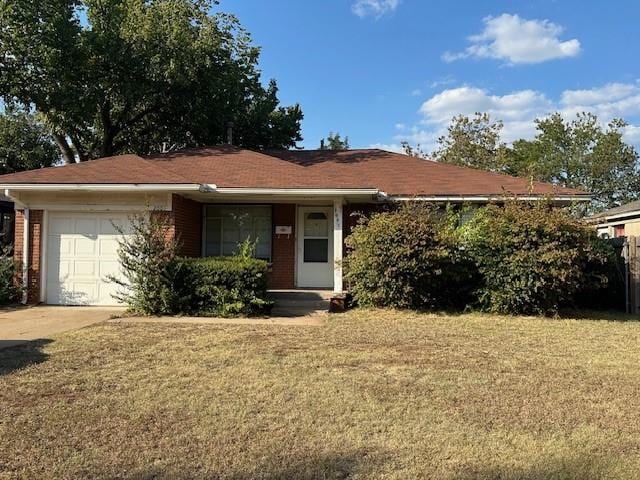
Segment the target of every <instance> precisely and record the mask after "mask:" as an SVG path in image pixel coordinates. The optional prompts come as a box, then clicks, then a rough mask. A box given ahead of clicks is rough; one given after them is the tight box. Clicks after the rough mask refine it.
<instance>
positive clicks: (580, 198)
mask: <svg viewBox="0 0 640 480" xmlns="http://www.w3.org/2000/svg"><path fill="white" fill-rule="evenodd" d="M386 199H388V200H390V201H393V202H410V201H419V202H495V201H500V200H505V199H507V200H523V201H532V200H547V199H549V200H555V201H562V202H587V201H590V200H591V196H589V195H576V196H574V195H551V196H544V195H492V196H487V195H467V196H439V195H432V196H424V195H421V196H415V197H403V196H388V197H386Z"/></svg>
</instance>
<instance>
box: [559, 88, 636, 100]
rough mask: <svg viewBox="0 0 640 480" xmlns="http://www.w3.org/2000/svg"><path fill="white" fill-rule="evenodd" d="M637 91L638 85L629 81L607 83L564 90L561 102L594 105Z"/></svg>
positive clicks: (620, 98) (618, 98) (622, 97)
mask: <svg viewBox="0 0 640 480" xmlns="http://www.w3.org/2000/svg"><path fill="white" fill-rule="evenodd" d="M637 93H638V86H637V85H636V84H630V83H609V84H607V85H604V86H603V87H598V88H591V89H589V90H565V91H564V92H563V93H562V98H561V102H562V103H563V104H564V105H595V104H598V103H604V102H612V101H615V100H622V99H624V98H626V97H629V96H631V95H633V94H637Z"/></svg>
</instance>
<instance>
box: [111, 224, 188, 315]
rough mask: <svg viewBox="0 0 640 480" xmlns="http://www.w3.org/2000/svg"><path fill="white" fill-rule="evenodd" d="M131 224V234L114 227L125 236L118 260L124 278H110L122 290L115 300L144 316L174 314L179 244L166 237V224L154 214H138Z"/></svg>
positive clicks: (121, 242)
mask: <svg viewBox="0 0 640 480" xmlns="http://www.w3.org/2000/svg"><path fill="white" fill-rule="evenodd" d="M130 222H131V232H124V231H123V230H122V228H121V227H120V226H118V225H114V227H115V228H116V229H117V230H118V232H119V233H120V234H121V238H120V240H119V248H118V257H119V260H120V264H121V266H122V277H120V276H114V275H110V276H109V277H107V278H108V279H109V280H110V281H111V282H114V283H116V284H117V285H118V286H119V287H120V288H119V289H118V291H117V293H116V294H115V295H113V297H114V298H115V299H116V300H118V301H119V302H122V303H124V304H126V305H127V306H128V307H129V310H131V311H132V312H136V313H140V314H143V315H164V314H171V313H174V312H175V310H176V304H177V299H176V295H175V292H174V284H175V282H176V276H177V275H178V274H179V271H178V265H177V264H176V252H177V245H176V243H175V242H174V241H170V240H167V239H166V238H165V227H164V225H163V224H162V222H161V221H159V220H158V219H157V218H156V217H155V216H153V215H136V216H133V217H131V218H130Z"/></svg>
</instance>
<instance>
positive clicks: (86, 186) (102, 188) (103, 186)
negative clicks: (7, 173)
mask: <svg viewBox="0 0 640 480" xmlns="http://www.w3.org/2000/svg"><path fill="white" fill-rule="evenodd" d="M203 188H205V189H207V190H209V191H212V190H213V191H215V185H202V184H199V183H130V184H127V183H10V184H4V185H2V184H0V189H5V190H10V191H15V192H24V191H57V192H61V191H89V192H131V191H135V192H164V191H169V192H181V191H190V192H193V191H201V190H202V189H203Z"/></svg>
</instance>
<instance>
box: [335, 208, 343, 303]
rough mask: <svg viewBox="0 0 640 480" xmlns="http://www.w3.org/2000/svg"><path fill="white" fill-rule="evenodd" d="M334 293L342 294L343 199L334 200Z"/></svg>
mask: <svg viewBox="0 0 640 480" xmlns="http://www.w3.org/2000/svg"><path fill="white" fill-rule="evenodd" d="M333 291H334V292H336V293H342V198H336V199H334V200H333Z"/></svg>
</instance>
